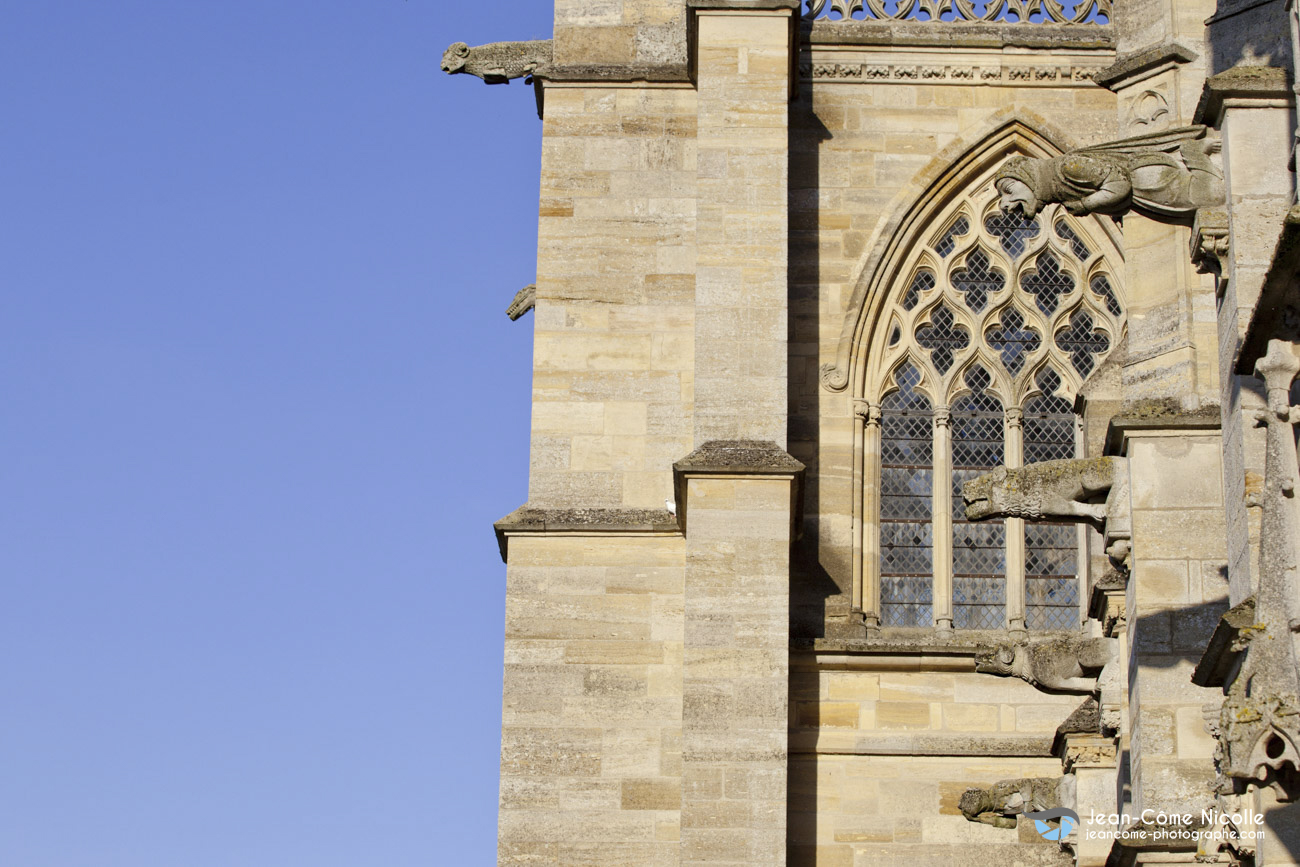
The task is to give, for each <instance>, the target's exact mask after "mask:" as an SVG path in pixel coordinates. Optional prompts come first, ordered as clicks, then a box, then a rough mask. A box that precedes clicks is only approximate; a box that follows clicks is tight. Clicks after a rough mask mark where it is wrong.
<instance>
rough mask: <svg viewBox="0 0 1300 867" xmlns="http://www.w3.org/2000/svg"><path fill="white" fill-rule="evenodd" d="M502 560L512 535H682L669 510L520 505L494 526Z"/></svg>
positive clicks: (503, 560) (505, 559)
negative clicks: (562, 507) (550, 507)
mask: <svg viewBox="0 0 1300 867" xmlns="http://www.w3.org/2000/svg"><path fill="white" fill-rule="evenodd" d="M492 527H493V529H494V530H496V535H497V546H498V547H499V548H500V549H501V560H502V562H508V560H507V558H506V555H507V553H508V551H507V549H508V545H509V538H510V537H511V536H517V535H523V534H535V535H604V534H613V535H629V534H642V533H645V534H649V535H659V536H662V535H680V534H681V528H680V527H679V526H678V525H677V517H676V516H675V515H673V513H672V512H670V511H668V510H667V509H539V508H534V507H532V506H529V505H526V504H525V505H523V506H520V507H519V508H518V509H515V510H514V511H513V512H511V513H510V514H509V515H506V516H505V517H504V518H502V519H501V520H500V521H497V522H496V523H495V524H493V525H492Z"/></svg>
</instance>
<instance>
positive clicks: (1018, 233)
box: [984, 211, 1041, 259]
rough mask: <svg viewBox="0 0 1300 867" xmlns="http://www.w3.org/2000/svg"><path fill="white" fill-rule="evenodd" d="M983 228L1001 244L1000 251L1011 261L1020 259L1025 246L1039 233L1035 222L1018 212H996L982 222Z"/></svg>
mask: <svg viewBox="0 0 1300 867" xmlns="http://www.w3.org/2000/svg"><path fill="white" fill-rule="evenodd" d="M984 228H985V229H987V230H988V232H989V234H990V235H993V236H994V237H996V238H997V239H998V241H1000V242H1001V243H1002V249H1003V250H1006V251H1007V255H1008V256H1010V257H1011V258H1012V259H1018V258H1020V254H1021V253H1023V252H1025V244H1027V243H1028V242H1029V241H1031V240H1033V239H1034V238H1037V237H1038V233H1039V232H1040V231H1041V229H1040V228H1039V225H1038V221H1037V220H1029V219H1026V218H1025V215H1024V214H1022V213H1020V212H1019V211H1014V212H1012V213H1003V212H1002V211H997V212H995V213H993V214H991V215H989V218H988V219H987V220H985V221H984Z"/></svg>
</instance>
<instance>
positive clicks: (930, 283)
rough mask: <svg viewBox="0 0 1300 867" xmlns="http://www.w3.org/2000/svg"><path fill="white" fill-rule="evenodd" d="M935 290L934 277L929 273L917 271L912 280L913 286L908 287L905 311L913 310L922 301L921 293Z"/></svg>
mask: <svg viewBox="0 0 1300 867" xmlns="http://www.w3.org/2000/svg"><path fill="white" fill-rule="evenodd" d="M933 288H934V275H933V274H931V273H930V272H929V271H917V272H916V276H915V277H913V278H912V285H911V286H909V287H907V294H906V295H904V296H903V309H904V310H911V309H912V308H913V307H915V306H916V304H917V302H918V301H920V300H921V293H922V292H928V291H929V290H931V289H933Z"/></svg>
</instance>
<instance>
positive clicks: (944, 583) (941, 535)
mask: <svg viewBox="0 0 1300 867" xmlns="http://www.w3.org/2000/svg"><path fill="white" fill-rule="evenodd" d="M950 421H951V415H950V413H949V411H948V407H946V406H944V407H939V408H938V409H936V410H935V412H934V485H933V487H932V489H931V490H932V491H933V497H934V512H933V518H934V525H933V527H932V532H933V534H934V560H933V565H934V587H933V597H934V603H933V612H934V625H935V626H937V627H939V628H940V629H952V431H951V429H950V428H949V422H950Z"/></svg>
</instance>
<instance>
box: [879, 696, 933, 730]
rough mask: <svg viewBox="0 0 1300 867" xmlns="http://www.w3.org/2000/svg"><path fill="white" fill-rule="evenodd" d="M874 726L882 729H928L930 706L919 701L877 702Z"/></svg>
mask: <svg viewBox="0 0 1300 867" xmlns="http://www.w3.org/2000/svg"><path fill="white" fill-rule="evenodd" d="M876 725H877V726H878V727H879V728H882V729H928V728H930V704H929V702H920V701H882V702H878V703H877V704H876Z"/></svg>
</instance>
